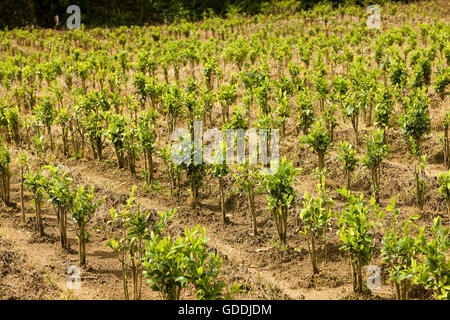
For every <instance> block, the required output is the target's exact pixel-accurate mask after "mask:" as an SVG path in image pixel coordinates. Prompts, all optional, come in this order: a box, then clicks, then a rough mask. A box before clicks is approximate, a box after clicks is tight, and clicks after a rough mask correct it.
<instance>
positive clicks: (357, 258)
mask: <svg viewBox="0 0 450 320" xmlns="http://www.w3.org/2000/svg"><path fill="white" fill-rule="evenodd" d="M338 191H339V193H340V194H341V195H342V196H343V197H344V198H345V199H346V200H347V202H346V203H345V206H344V208H343V209H342V210H341V212H336V218H337V220H338V227H339V231H338V233H339V236H340V238H341V240H342V242H343V243H344V245H343V246H342V249H343V250H345V251H347V252H348V253H349V258H350V259H349V260H350V265H351V270H352V271H351V278H352V283H353V291H354V292H356V293H362V292H363V277H362V268H363V267H364V266H365V265H367V264H368V263H369V261H370V259H371V258H372V246H373V235H372V228H373V225H374V222H373V221H371V220H370V215H373V214H375V215H376V216H377V219H380V218H381V215H382V211H380V212H379V210H378V206H377V204H376V202H375V199H374V198H371V199H370V203H367V202H366V201H364V195H363V194H361V195H360V196H359V197H355V196H354V195H352V194H351V193H350V191H348V190H347V189H345V188H344V189H338Z"/></svg>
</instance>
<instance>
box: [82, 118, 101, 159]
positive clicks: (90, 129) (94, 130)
mask: <svg viewBox="0 0 450 320" xmlns="http://www.w3.org/2000/svg"><path fill="white" fill-rule="evenodd" d="M103 118H104V115H103V114H101V113H98V112H96V111H94V110H86V115H85V117H84V118H83V127H84V129H85V130H86V133H87V136H88V138H89V143H90V144H91V148H92V154H93V155H94V159H98V160H100V161H101V160H102V158H103V156H102V155H103V142H104V141H103V140H104V139H103V137H104V135H105V131H106V130H105V128H104V121H103Z"/></svg>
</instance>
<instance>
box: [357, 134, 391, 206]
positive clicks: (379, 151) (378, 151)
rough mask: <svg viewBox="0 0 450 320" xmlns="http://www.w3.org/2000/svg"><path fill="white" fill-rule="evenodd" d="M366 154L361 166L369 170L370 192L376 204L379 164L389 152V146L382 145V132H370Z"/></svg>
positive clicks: (378, 187) (379, 173) (379, 176)
mask: <svg viewBox="0 0 450 320" xmlns="http://www.w3.org/2000/svg"><path fill="white" fill-rule="evenodd" d="M366 138H367V145H366V154H365V155H364V157H363V158H362V163H363V165H364V166H365V167H366V168H367V169H369V170H370V173H371V183H372V191H373V194H374V197H375V200H376V201H377V202H379V201H380V186H381V163H382V162H383V160H384V158H386V156H387V154H388V152H389V145H386V144H384V143H383V141H384V131H383V130H378V131H371V132H370V133H369V134H368V135H367V136H366Z"/></svg>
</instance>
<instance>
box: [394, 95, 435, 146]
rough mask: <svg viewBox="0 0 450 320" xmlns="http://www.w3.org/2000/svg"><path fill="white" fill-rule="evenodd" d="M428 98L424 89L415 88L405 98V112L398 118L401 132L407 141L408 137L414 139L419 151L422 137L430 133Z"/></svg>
mask: <svg viewBox="0 0 450 320" xmlns="http://www.w3.org/2000/svg"><path fill="white" fill-rule="evenodd" d="M428 105H429V99H428V97H427V95H426V93H425V90H424V89H417V90H415V91H413V92H412V94H411V95H410V96H409V97H406V99H405V112H404V113H403V114H402V115H400V118H399V120H398V122H399V124H400V127H401V130H402V133H403V135H404V136H405V139H406V141H407V142H409V137H411V138H413V139H414V142H415V143H416V145H417V148H418V151H419V152H420V142H421V140H422V137H423V136H424V135H426V134H428V133H430V122H431V120H430V113H429V110H428Z"/></svg>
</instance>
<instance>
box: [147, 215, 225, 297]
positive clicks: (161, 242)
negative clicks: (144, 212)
mask: <svg viewBox="0 0 450 320" xmlns="http://www.w3.org/2000/svg"><path fill="white" fill-rule="evenodd" d="M174 213H175V210H172V211H168V212H166V213H162V212H160V213H159V214H158V215H159V218H160V222H158V223H157V224H156V225H155V226H156V228H152V230H151V231H150V232H149V235H148V236H147V239H148V240H147V241H146V246H145V256H144V259H143V266H144V276H145V277H146V278H147V282H148V283H149V285H150V288H151V289H152V290H154V291H157V292H159V293H160V294H161V296H162V297H163V299H166V300H179V299H180V296H181V292H182V290H183V289H184V288H186V287H187V286H188V285H189V284H191V285H192V286H193V287H194V289H195V295H196V297H197V298H198V299H208V300H213V299H220V298H221V291H222V288H223V287H224V286H225V283H224V282H223V281H221V280H217V277H218V275H219V273H220V267H221V263H222V259H221V258H220V257H219V255H218V254H217V253H212V252H208V251H207V250H208V248H207V246H206V243H207V242H208V240H209V239H208V238H206V236H205V229H204V228H203V229H201V230H199V227H198V226H196V227H194V228H193V229H187V228H185V229H184V232H183V233H182V234H181V235H179V236H178V237H177V238H175V239H172V237H171V236H170V235H167V236H165V237H163V235H162V232H163V231H164V229H165V228H166V226H167V222H168V220H169V219H170V217H171V216H173V214H174ZM199 231H200V232H199Z"/></svg>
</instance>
